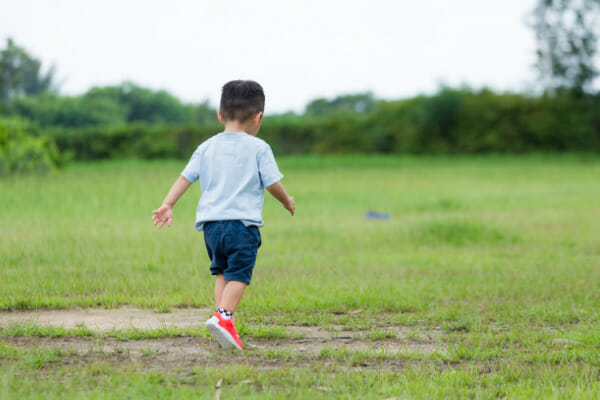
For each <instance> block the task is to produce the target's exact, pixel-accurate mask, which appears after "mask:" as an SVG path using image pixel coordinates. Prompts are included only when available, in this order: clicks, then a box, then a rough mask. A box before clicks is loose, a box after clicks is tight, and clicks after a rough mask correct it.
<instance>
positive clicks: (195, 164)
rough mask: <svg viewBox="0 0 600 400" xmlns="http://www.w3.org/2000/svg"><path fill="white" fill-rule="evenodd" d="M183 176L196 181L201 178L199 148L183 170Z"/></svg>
mask: <svg viewBox="0 0 600 400" xmlns="http://www.w3.org/2000/svg"><path fill="white" fill-rule="evenodd" d="M181 176H183V177H184V178H185V179H187V180H188V181H189V182H191V183H194V182H196V181H197V180H198V179H199V178H200V153H199V151H198V150H196V151H195V152H194V154H192V157H191V158H190V161H188V163H187V165H186V166H185V168H184V169H183V171H182V172H181Z"/></svg>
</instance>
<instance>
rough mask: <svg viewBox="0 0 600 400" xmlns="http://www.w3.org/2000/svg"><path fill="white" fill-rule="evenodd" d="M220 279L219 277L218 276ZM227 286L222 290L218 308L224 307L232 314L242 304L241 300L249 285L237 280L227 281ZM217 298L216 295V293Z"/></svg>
mask: <svg viewBox="0 0 600 400" xmlns="http://www.w3.org/2000/svg"><path fill="white" fill-rule="evenodd" d="M217 279H218V277H217ZM224 282H225V287H224V288H223V291H222V296H221V302H220V304H219V303H217V304H218V306H217V308H223V309H225V310H227V311H229V312H231V313H232V314H233V313H234V312H235V310H236V309H237V307H238V305H239V304H240V300H242V296H243V295H244V290H246V287H247V286H248V284H247V283H244V282H237V281H225V280H224ZM215 298H216V295H215Z"/></svg>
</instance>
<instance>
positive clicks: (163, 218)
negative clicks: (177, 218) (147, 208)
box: [152, 176, 192, 229]
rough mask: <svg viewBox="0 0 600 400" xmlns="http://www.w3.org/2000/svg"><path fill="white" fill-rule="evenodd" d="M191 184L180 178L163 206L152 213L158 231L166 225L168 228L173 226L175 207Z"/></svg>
mask: <svg viewBox="0 0 600 400" xmlns="http://www.w3.org/2000/svg"><path fill="white" fill-rule="evenodd" d="M191 184H192V183H191V182H190V181H188V180H187V179H185V178H184V177H183V176H180V177H179V179H177V180H176V181H175V183H174V184H173V186H172V187H171V190H169V193H168V194H167V197H165V200H164V201H163V203H162V206H160V208H159V209H158V210H154V211H152V221H154V225H156V224H159V225H158V229H160V228H162V226H163V225H164V224H165V223H166V224H167V226H171V221H172V220H173V206H175V203H177V200H179V198H180V197H181V195H182V194H184V193H185V191H186V190H187V189H188V188H189V187H190V185H191Z"/></svg>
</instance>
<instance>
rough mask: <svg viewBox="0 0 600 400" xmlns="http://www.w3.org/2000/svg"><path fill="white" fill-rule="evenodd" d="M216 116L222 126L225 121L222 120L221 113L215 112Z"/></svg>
mask: <svg viewBox="0 0 600 400" xmlns="http://www.w3.org/2000/svg"><path fill="white" fill-rule="evenodd" d="M217 116H218V117H219V122H221V123H222V124H224V123H225V120H224V119H223V116H222V115H221V111H220V110H219V111H217Z"/></svg>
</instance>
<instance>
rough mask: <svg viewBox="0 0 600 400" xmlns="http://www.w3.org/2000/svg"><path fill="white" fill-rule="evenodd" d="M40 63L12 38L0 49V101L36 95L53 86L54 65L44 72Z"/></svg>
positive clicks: (51, 88)
mask: <svg viewBox="0 0 600 400" xmlns="http://www.w3.org/2000/svg"><path fill="white" fill-rule="evenodd" d="M41 67H42V63H41V61H40V60H38V59H36V58H34V57H33V56H31V55H30V54H28V53H27V51H25V49H23V48H22V47H20V46H17V45H16V44H15V43H14V42H13V40H12V39H10V38H9V39H7V40H6V48H4V49H2V50H0V102H7V101H9V100H11V99H13V98H16V97H21V96H25V95H36V94H40V93H43V92H48V91H51V90H53V88H54V73H55V69H54V66H52V67H50V69H49V70H48V71H47V72H46V73H45V74H44V73H42V71H41Z"/></svg>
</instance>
